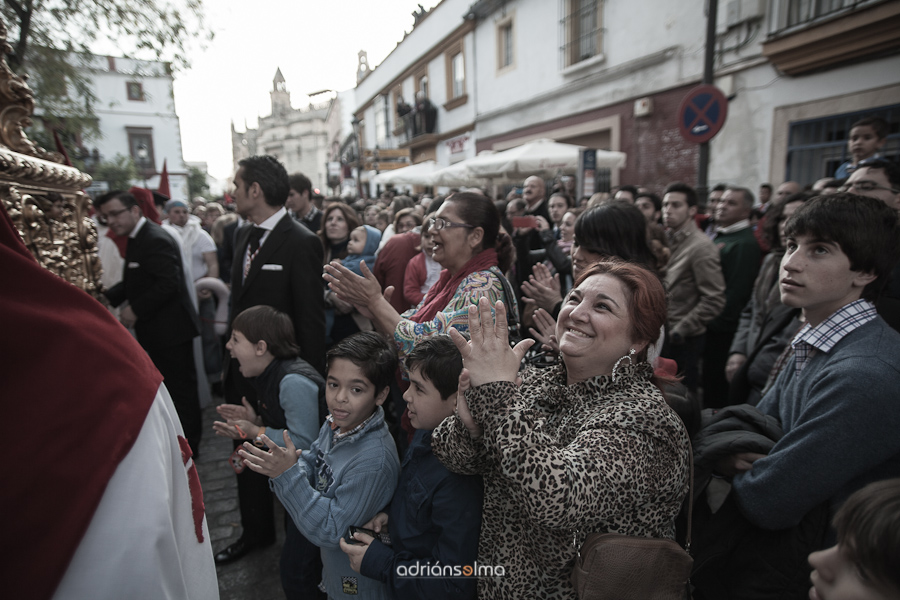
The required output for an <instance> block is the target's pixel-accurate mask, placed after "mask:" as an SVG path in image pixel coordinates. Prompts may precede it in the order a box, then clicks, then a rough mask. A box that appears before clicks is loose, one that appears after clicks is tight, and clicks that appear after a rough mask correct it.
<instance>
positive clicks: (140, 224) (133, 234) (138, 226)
mask: <svg viewBox="0 0 900 600" xmlns="http://www.w3.org/2000/svg"><path fill="white" fill-rule="evenodd" d="M146 222H147V217H141V218H140V219H138V222H137V224H135V226H134V229H132V230H131V233H129V234H128V237H130V238H131V239H134V238H135V237H137V234H138V231H140V230H141V227H143V226H144V223H146Z"/></svg>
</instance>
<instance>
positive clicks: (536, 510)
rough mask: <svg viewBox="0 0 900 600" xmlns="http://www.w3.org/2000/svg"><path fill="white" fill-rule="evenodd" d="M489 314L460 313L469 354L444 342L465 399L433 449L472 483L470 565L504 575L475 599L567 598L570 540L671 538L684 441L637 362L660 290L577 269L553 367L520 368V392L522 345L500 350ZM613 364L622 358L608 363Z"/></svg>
mask: <svg viewBox="0 0 900 600" xmlns="http://www.w3.org/2000/svg"><path fill="white" fill-rule="evenodd" d="M496 311H497V324H496V325H495V324H494V323H493V321H492V319H491V315H490V306H489V305H488V303H487V302H486V301H482V304H481V305H480V306H479V311H476V310H474V309H470V313H469V319H470V324H469V328H470V334H471V337H472V340H471V341H470V342H468V343H466V342H465V340H464V339H463V338H462V336H459V335H454V334H451V335H452V336H453V337H454V341H456V342H457V345H458V346H459V347H460V350H461V352H462V354H463V358H464V365H465V367H466V368H465V370H464V371H463V374H462V376H461V378H460V389H461V390H465V391H464V393H460V395H459V396H460V397H459V399H458V401H457V406H458V415H457V416H454V417H450V418H448V419H446V420H445V421H444V422H443V423H442V424H441V425H440V426H439V427H438V428H437V429H436V430H435V431H434V434H433V438H432V444H433V450H434V453H435V455H436V456H437V457H438V458H439V459H440V460H441V461H442V462H443V463H444V464H445V465H446V466H447V467H448V468H449V469H450V470H452V471H456V472H458V473H469V474H475V473H477V474H482V475H483V476H484V484H485V500H484V511H483V517H482V523H483V525H482V531H481V541H480V545H479V557H478V561H479V565H490V566H494V567H498V566H502V567H503V568H504V570H505V575H504V576H496V577H481V578H480V579H479V582H478V593H479V597H480V598H488V599H501V598H502V599H510V600H519V599H522V598H541V599H545V598H567V599H572V598H575V597H576V595H575V590H574V588H573V587H572V585H571V583H570V581H569V577H570V574H571V571H572V566H573V564H574V561H575V557H576V553H577V551H576V548H575V546H574V545H573V536H574V538H575V541H576V543H577V544H578V545H579V546H580V545H581V543H582V542H583V541H584V538H585V536H586V534H587V533H590V532H612V533H621V534H626V535H634V536H645V537H657V538H663V537H665V538H672V537H674V525H673V521H674V518H675V515H676V514H677V513H678V511H679V509H680V507H681V503H682V500H683V499H684V496H685V494H686V492H687V489H688V476H689V466H688V465H689V455H688V453H689V445H688V435H687V431H686V430H685V428H684V425H683V424H682V422H681V420H680V419H679V418H678V416H677V415H676V414H675V413H674V412H673V411H672V410H671V409H670V408H669V407H668V405H667V404H666V402H665V399H664V398H663V395H662V393H661V392H660V390H659V388H658V387H657V386H656V385H655V384H654V382H653V377H654V375H653V370H652V368H651V367H650V365H649V364H648V363H647V362H646V354H647V345H648V344H649V340H655V339H656V337H657V333H658V332H659V328H660V326H661V325H662V323H663V322H664V320H665V316H666V306H665V292H664V291H663V288H662V285H661V284H660V283H659V280H658V278H657V277H656V276H655V275H654V274H652V273H650V272H649V271H646V270H645V269H643V268H641V267H638V266H635V265H633V264H629V263H621V262H605V263H598V264H597V265H594V266H592V267H591V268H589V269H587V270H586V271H585V272H584V273H583V274H582V275H581V277H579V280H578V282H577V283H576V286H575V288H574V289H573V291H572V292H571V293H570V295H569V297H568V298H566V300H565V302H564V303H563V307H562V310H561V311H560V315H559V319H558V321H557V329H556V333H557V337H558V340H559V347H560V353H561V355H562V358H563V361H564V364H561V365H559V366H557V367H553V368H550V369H532V370H526V371H525V372H524V373H523V375H522V382H521V385H517V384H516V381H515V380H516V371H517V369H518V363H519V361H520V359H521V357H522V355H523V354H524V352H525V350H526V349H527V347H528V343H527V342H522V343H520V344H519V345H518V346H517V347H516V349H515V350H509V346H508V344H507V343H506V337H507V336H506V327H505V323H506V321H505V315H504V314H502V313H503V312H505V311H503V309H502V305H500V304H499V303H498V305H497V307H496ZM479 321H480V324H479V323H478V322H479ZM473 325H474V326H473ZM504 346H505V347H504ZM623 355H626V356H627V355H631V356H632V358H631V360H619V361H618V364H617V360H618V359H619V358H621V357H622V356H623ZM470 386H471V387H470ZM576 532H577V533H576Z"/></svg>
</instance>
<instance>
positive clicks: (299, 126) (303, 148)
mask: <svg viewBox="0 0 900 600" xmlns="http://www.w3.org/2000/svg"><path fill="white" fill-rule="evenodd" d="M269 95H270V97H271V100H272V112H271V114H269V115H268V116H266V117H260V119H259V123H258V126H257V127H256V128H255V129H254V128H249V127H246V125H245V127H244V129H245V130H244V131H243V132H238V131H236V130H235V128H234V123H232V124H231V147H232V156H233V160H234V169H235V171H236V170H237V163H238V161H239V160H241V159H242V158H246V157H248V156H253V155H256V154H270V155H272V156H274V157H276V158H277V159H278V160H280V161H281V162H282V163H283V164H284V166H285V168H286V169H287V171H288V173H296V172H301V173H303V174H304V175H306V176H307V177H309V178H310V180H311V181H312V183H313V187H316V188H319V189H325V187H326V184H327V165H326V163H327V161H328V154H329V139H328V137H329V136H328V131H327V129H326V126H325V119H326V117H327V115H328V111H329V109H330V107H331V104H332V102H333V101H334V98H333V96H334V94H333V93H332V92H331V91H327V92H324V93H322V94H320V95H317V96H316V97H315V99H316V100H317V102H315V103H314V102H313V101H312V100H313V99H314V98H310V102H309V104H307V106H305V107H303V108H294V107H293V106H292V105H291V93H290V92H289V91H288V89H287V83H286V82H285V80H284V76H283V75H282V74H281V69H278V70H277V72H276V73H275V77H274V79H273V80H272V91H270V92H269ZM320 97H321V98H320Z"/></svg>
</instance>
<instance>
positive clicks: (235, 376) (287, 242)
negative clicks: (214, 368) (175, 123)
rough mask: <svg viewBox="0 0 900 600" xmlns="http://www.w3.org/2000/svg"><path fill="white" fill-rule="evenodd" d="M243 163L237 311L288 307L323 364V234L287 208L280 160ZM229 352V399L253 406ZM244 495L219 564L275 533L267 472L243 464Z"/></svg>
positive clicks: (234, 295) (304, 343) (313, 356)
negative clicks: (237, 534)
mask: <svg viewBox="0 0 900 600" xmlns="http://www.w3.org/2000/svg"><path fill="white" fill-rule="evenodd" d="M238 164H239V165H240V167H239V168H238V170H237V173H235V176H234V186H235V191H234V200H235V204H236V205H237V211H238V214H240V215H241V216H242V217H243V218H244V219H246V220H247V221H248V222H249V223H251V224H252V226H247V227H243V228H241V229H240V230H239V231H238V240H237V243H236V245H235V254H234V262H233V264H232V270H231V319H234V317H235V316H236V315H238V314H240V313H241V311H243V310H246V309H248V308H250V307H252V306H257V305H260V304H266V305H269V306H272V307H274V308H275V309H277V310H280V311H282V312H284V313H287V314H288V315H289V316H290V317H291V320H292V321H293V323H294V334H295V337H296V340H297V344H298V345H299V346H300V358H302V359H303V360H305V361H306V362H308V363H309V364H311V365H312V366H313V367H315V368H316V369H317V370H318V371H319V372H324V367H325V306H324V301H323V287H322V263H323V261H324V251H323V249H322V242H321V241H320V240H319V238H318V237H317V236H316V235H315V234H313V233H312V232H311V231H309V230H308V229H306V228H305V227H304V226H303V225H301V224H300V223H298V222H297V221H295V220H294V219H292V218H291V216H290V215H289V214H288V213H287V211H286V210H285V207H284V203H285V201H286V200H287V197H288V191H289V189H290V186H289V184H288V175H287V171H285V169H284V166H282V164H281V163H280V162H278V161H277V160H276V159H275V158H274V157H271V156H252V157H250V158H246V159H244V160H241V161H240V162H239V163H238ZM229 335H231V333H230V332H229ZM226 359H227V360H226V366H225V378H224V391H225V401H226V402H228V403H229V404H238V405H239V404H241V399H242V398H245V397H246V398H247V401H248V402H249V403H250V404H251V405H253V406H255V402H256V392H255V390H254V389H253V387H251V385H250V384H249V382H248V381H247V380H246V379H245V378H244V377H243V376H242V375H241V373H240V370H239V368H238V363H237V360H236V359H233V358H230V357H226ZM238 500H239V502H240V508H241V523H242V525H243V533H242V535H241V538H240V539H239V540H238V541H237V542H235V543H234V544H232V545H230V546H228V547H227V548H225V549H224V550H223V551H221V552H219V553H218V554H216V562H217V563H219V564H224V563H228V562H231V561H233V560H236V559H238V558H241V557H242V556H244V555H245V554H247V552H250V551H251V550H254V549H256V548H260V547H264V546H268V545H269V544H271V543H273V542H274V541H275V520H274V505H273V498H272V494H271V492H270V490H269V481H268V478H267V477H265V476H263V475H260V474H258V473H254V472H253V471H251V470H250V469H244V471H243V472H242V473H240V474H239V475H238ZM313 548H314V546H313Z"/></svg>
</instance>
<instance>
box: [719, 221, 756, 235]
mask: <svg viewBox="0 0 900 600" xmlns="http://www.w3.org/2000/svg"><path fill="white" fill-rule="evenodd" d="M748 227H750V219H741V220H740V221H738V222H737V223H732V224H731V225H729V226H728V227H716V232H717V233H736V232H738V231H741V230H744V229H747V228H748Z"/></svg>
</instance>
